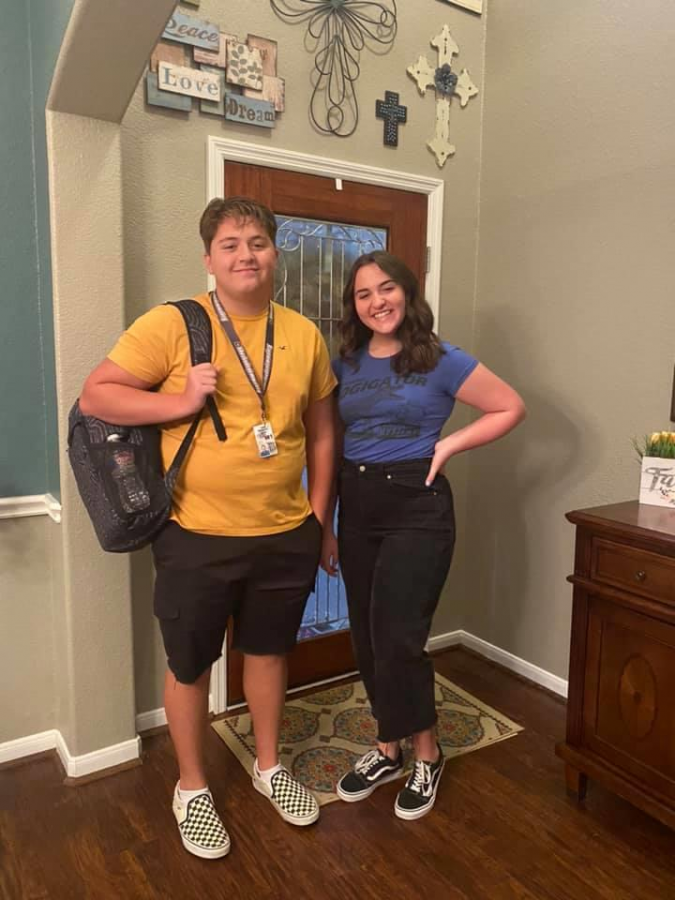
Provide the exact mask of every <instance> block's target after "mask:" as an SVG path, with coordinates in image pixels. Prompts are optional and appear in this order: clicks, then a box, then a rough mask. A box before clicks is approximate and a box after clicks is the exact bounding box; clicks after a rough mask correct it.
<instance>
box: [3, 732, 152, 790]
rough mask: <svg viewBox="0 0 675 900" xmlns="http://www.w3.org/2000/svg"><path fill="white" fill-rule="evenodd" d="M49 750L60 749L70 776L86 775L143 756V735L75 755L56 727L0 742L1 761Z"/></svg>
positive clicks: (58, 751) (57, 750) (60, 754)
mask: <svg viewBox="0 0 675 900" xmlns="http://www.w3.org/2000/svg"><path fill="white" fill-rule="evenodd" d="M45 750H56V752H57V753H58V755H59V759H60V760H61V763H62V764H63V768H64V769H65V771H66V775H67V776H68V777H69V778H81V777H82V776H83V775H91V774H92V773H93V772H99V771H101V769H110V768H113V767H114V766H121V765H122V764H123V763H126V762H131V761H132V760H134V759H139V758H140V755H141V739H140V738H139V737H138V735H137V736H136V737H134V738H132V739H131V740H130V741H123V742H122V743H121V744H114V745H113V746H111V747H103V748H102V749H101V750H94V751H93V753H84V754H82V755H81V756H73V755H72V754H71V753H70V751H69V750H68V746H67V745H66V742H65V740H64V738H63V735H62V734H61V732H60V731H57V730H56V729H54V730H53V731H43V732H41V733H40V734H31V735H28V737H24V738H18V739H17V740H15V741H7V742H6V743H4V744H0V764H2V763H6V762H12V761H13V760H15V759H21V758H23V757H24V756H33V754H35V753H41V752H43V751H45Z"/></svg>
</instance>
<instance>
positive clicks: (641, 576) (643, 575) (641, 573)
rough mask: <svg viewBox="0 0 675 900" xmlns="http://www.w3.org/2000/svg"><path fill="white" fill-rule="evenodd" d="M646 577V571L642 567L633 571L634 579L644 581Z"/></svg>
mask: <svg viewBox="0 0 675 900" xmlns="http://www.w3.org/2000/svg"><path fill="white" fill-rule="evenodd" d="M646 577H647V573H646V572H644V571H643V570H642V569H640V571H639V572H636V573H635V580H636V581H644V580H645V578H646Z"/></svg>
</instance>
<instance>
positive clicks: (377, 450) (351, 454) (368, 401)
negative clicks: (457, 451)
mask: <svg viewBox="0 0 675 900" xmlns="http://www.w3.org/2000/svg"><path fill="white" fill-rule="evenodd" d="M441 346H442V347H443V349H444V350H445V353H444V354H443V355H442V356H441V358H440V359H439V361H438V365H437V366H436V368H435V369H434V370H433V371H431V372H426V373H424V374H412V375H407V376H403V375H397V374H396V372H394V371H393V369H392V367H391V362H392V358H393V357H387V358H385V359H376V358H375V357H373V356H371V355H370V354H369V353H368V348H367V347H363V348H361V350H359V351H358V353H357V354H356V363H357V365H356V366H352V365H349V363H347V362H345V361H344V360H342V359H335V360H333V371H334V372H335V376H336V378H337V380H338V382H339V385H338V388H337V390H338V408H339V410H340V417H341V419H342V421H343V423H344V426H345V445H344V455H345V458H346V459H350V460H352V461H354V462H393V461H397V460H404V459H421V458H423V457H429V456H433V455H434V445H435V444H436V442H437V441H438V439H439V437H440V433H441V429H442V427H443V425H444V424H445V422H446V420H447V419H448V418H449V416H450V414H451V413H452V410H453V407H454V405H455V394H456V393H457V391H458V390H459V389H460V387H461V386H462V384H463V383H464V381H465V380H466V378H467V377H468V376H469V375H470V374H471V372H473V370H474V369H475V368H476V366H477V365H478V360H477V359H475V358H474V357H473V356H470V355H469V354H468V353H465V352H464V351H463V350H460V349H459V347H453V346H452V344H446V343H445V342H442V344H441Z"/></svg>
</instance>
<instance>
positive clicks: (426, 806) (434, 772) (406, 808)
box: [394, 747, 445, 820]
mask: <svg viewBox="0 0 675 900" xmlns="http://www.w3.org/2000/svg"><path fill="white" fill-rule="evenodd" d="M444 765H445V759H444V757H443V751H442V750H441V748H440V747H439V748H438V759H437V760H436V762H424V760H421V759H417V760H415V764H414V766H413V770H412V772H411V773H410V775H409V776H408V780H407V781H406V783H405V787H404V788H403V790H402V791H399V794H398V796H397V798H396V803H395V805H394V812H395V813H396V815H397V816H398V817H399V819H408V820H410V819H421V818H422V816H425V815H426V814H427V813H428V812H429V811H430V810H431V809H432V808H433V805H434V803H435V802H436V793H437V791H438V785H439V783H440V780H441V774H442V773H443V766H444Z"/></svg>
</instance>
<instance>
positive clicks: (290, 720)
mask: <svg viewBox="0 0 675 900" xmlns="http://www.w3.org/2000/svg"><path fill="white" fill-rule="evenodd" d="M436 707H437V709H438V738H439V741H440V743H441V745H442V747H443V752H444V753H445V756H446V758H447V759H452V757H453V756H459V755H460V754H463V753H471V751H472V750H480V749H481V748H482V747H487V746H489V745H490V744H494V743H496V742H497V741H503V740H505V739H506V738H509V737H513V736H514V735H515V734H517V733H518V732H519V731H522V728H521V726H520V725H516V723H515V722H512V721H511V720H510V719H507V718H506V716H503V715H502V714H501V713H498V712H497V711H496V710H494V709H491V708H490V707H489V706H486V705H485V704H484V703H481V701H480V700H477V699H476V698H475V697H472V696H471V694H467V693H466V691H463V690H462V689H461V688H459V687H457V685H455V684H453V683H452V682H450V681H448V680H447V679H446V678H443V676H442V675H438V674H437V675H436ZM213 728H215V730H216V732H217V734H218V735H219V736H220V737H221V738H222V739H223V740H224V741H225V743H226V744H227V746H228V747H229V748H230V750H231V751H232V752H233V753H234V755H235V756H236V757H237V759H238V760H239V762H240V763H241V764H242V766H243V767H244V768H245V769H246V771H247V772H248V773H249V774H251V773H252V771H253V761H254V759H255V741H254V738H253V730H252V728H251V717H250V716H249V714H248V713H244V714H242V715H239V716H231V717H230V718H227V719H219V720H218V721H216V722H213ZM375 736H376V725H375V720H374V719H373V717H372V715H371V713H370V706H369V705H368V699H367V697H366V692H365V688H364V687H363V683H362V682H361V681H357V682H354V683H353V684H345V685H340V686H339V687H333V688H327V689H325V690H319V691H317V692H316V693H313V694H307V696H305V697H302V698H300V699H298V700H291V701H290V702H288V703H287V704H286V708H285V710H284V719H283V724H282V729H281V746H280V749H281V762H282V763H283V764H284V765H285V766H286V767H287V768H288V769H289V770H290V771H291V772H292V773H293V775H294V776H295V777H296V778H297V779H298V780H299V781H301V782H302V783H303V784H304V785H305V786H306V787H307V788H309V790H311V791H312V792H313V794H314V796H315V797H316V799H317V801H318V802H319V804H320V805H323V804H324V803H332V801H333V800H337V799H338V797H337V794H335V793H334V788H335V783H336V782H337V781H338V779H339V778H340V777H341V776H342V775H343V774H344V773H345V772H346V771H347V770H348V769H350V768H351V767H352V766H353V765H354V763H355V762H356V760H357V759H358V758H359V757H360V756H362V755H363V754H364V753H365V752H366V751H367V750H368V749H370V748H371V747H373V746H374V744H375ZM406 749H407V753H406V758H407V759H409V758H410V752H409V749H408V748H405V746H404V751H405V750H406ZM407 768H408V766H406V770H407Z"/></svg>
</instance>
